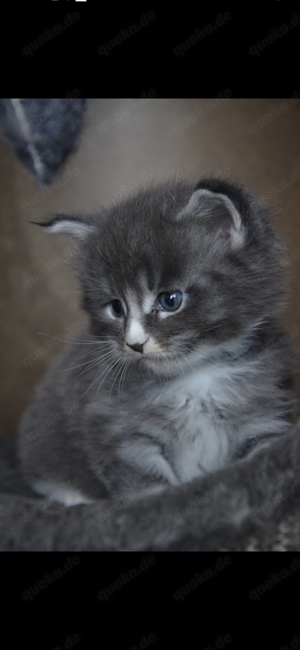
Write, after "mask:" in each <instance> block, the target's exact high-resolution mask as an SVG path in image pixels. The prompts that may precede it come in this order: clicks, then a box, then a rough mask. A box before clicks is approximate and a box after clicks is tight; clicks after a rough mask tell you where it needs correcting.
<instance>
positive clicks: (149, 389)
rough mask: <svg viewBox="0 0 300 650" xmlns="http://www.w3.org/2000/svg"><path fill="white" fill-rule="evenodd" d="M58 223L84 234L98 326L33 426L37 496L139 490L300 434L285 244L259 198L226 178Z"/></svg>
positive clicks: (45, 390) (81, 265)
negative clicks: (282, 312) (295, 420)
mask: <svg viewBox="0 0 300 650" xmlns="http://www.w3.org/2000/svg"><path fill="white" fill-rule="evenodd" d="M43 225H44V227H45V228H46V229H47V230H49V231H50V232H53V233H64V234H67V235H70V236H71V237H74V238H76V240H77V241H78V244H79V252H78V256H77V260H76V270H77V273H78V275H79V278H80V280H81V283H82V290H83V304H84V307H85V309H86V310H87V311H88V313H89V315H90V329H89V331H86V332H84V333H83V334H82V336H81V338H80V339H77V340H75V341H74V343H73V345H71V347H70V348H69V349H68V350H67V352H66V353H65V354H64V356H63V357H62V358H61V359H60V360H59V362H58V363H56V365H55V367H54V368H53V369H52V370H51V372H50V373H49V374H48V376H47V378H46V379H45V381H44V383H43V384H42V386H41V387H40V388H39V389H38V391H37V395H36V398H35V401H34V402H33V404H32V406H31V407H30V408H29V409H28V410H27V412H26V413H25V416H24V418H23V421H22V423H21V427H20V434H19V443H20V445H19V447H20V455H21V459H22V463H23V467H24V469H25V473H26V475H27V477H28V479H29V480H30V483H31V485H32V486H33V488H34V489H35V490H36V491H37V492H39V493H41V494H44V495H48V496H50V497H51V498H54V499H57V500H60V501H62V502H63V503H65V504H66V505H70V504H75V503H82V502H89V501H93V500H94V499H97V498H102V497H120V496H122V495H127V496H128V495H129V496H136V495H138V494H141V493H142V492H144V491H147V490H152V491H153V490H156V489H161V488H163V487H166V486H168V485H180V484H182V483H184V482H186V481H190V480H192V479H193V478H195V477H197V476H201V475H203V474H205V473H207V472H211V471H213V470H216V469H217V468H220V467H222V466H224V465H225V464H226V463H228V462H230V461H232V460H234V459H236V458H240V457H242V456H245V455H247V454H248V453H253V450H256V449H257V448H259V447H261V445H267V444H271V441H272V440H273V439H274V436H275V437H277V436H278V435H281V434H283V433H284V432H286V431H287V430H288V428H289V426H290V422H289V418H290V415H291V413H292V411H293V409H294V407H295V401H294V398H293V392H292V388H291V376H292V370H293V359H292V354H291V352H290V350H289V349H288V347H287V345H286V343H285V338H284V335H283V332H282V331H281V329H280V327H279V326H278V324H277V321H276V314H277V312H278V309H279V307H280V306H281V305H282V299H283V297H284V293H285V287H284V282H283V279H282V273H281V266H282V261H283V259H282V252H283V247H282V244H281V243H280V241H279V239H278V237H277V235H276V234H275V232H274V231H273V230H272V228H271V226H270V216H269V213H268V209H267V208H266V207H265V206H263V205H261V204H260V203H259V201H258V200H257V199H256V198H254V197H253V196H252V195H250V194H248V193H247V192H246V191H244V190H242V189H239V188H237V187H235V186H234V185H230V184H228V183H227V182H224V181H219V180H202V181H201V182H199V183H198V185H197V186H196V187H195V186H194V185H192V184H190V183H186V182H170V183H166V184H162V185H160V186H158V187H156V188H150V189H148V190H146V191H142V192H139V193H137V194H136V195H135V196H132V197H130V198H128V199H126V200H125V201H124V202H123V203H120V204H119V205H116V206H112V208H111V209H110V210H108V211H103V212H101V213H100V214H98V215H96V216H92V217H87V216H84V217H81V216H67V215H61V214H60V215H58V216H56V217H54V218H53V219H51V220H50V221H49V222H48V223H46V224H43Z"/></svg>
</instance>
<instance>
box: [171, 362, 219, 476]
mask: <svg viewBox="0 0 300 650" xmlns="http://www.w3.org/2000/svg"><path fill="white" fill-rule="evenodd" d="M228 381H230V377H229V372H228V368H222V367H220V366H209V367H206V368H205V369H202V370H197V371H193V372H191V373H190V374H189V375H186V377H185V379H180V380H177V381H175V382H173V383H172V385H170V387H169V388H168V391H167V393H166V394H165V395H164V399H165V404H166V406H167V407H169V409H170V410H169V417H170V418H171V421H172V429H173V439H172V440H170V445H171V449H172V454H171V455H172V458H173V463H172V464H173V466H174V471H175V474H176V475H177V476H178V478H179V481H180V482H185V481H189V480H191V479H193V478H195V477H197V476H200V475H203V474H205V473H206V472H210V471H212V470H214V469H217V468H219V467H222V466H223V465H224V463H225V462H226V459H227V457H228V451H229V433H230V432H229V431H228V432H227V430H226V420H225V419H224V416H223V414H222V411H221V410H220V407H221V405H222V406H223V407H224V404H226V402H227V401H228V399H229V396H228V394H226V393H227V391H226V388H225V386H226V383H227V386H228ZM159 401H160V400H159Z"/></svg>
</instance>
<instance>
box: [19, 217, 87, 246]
mask: <svg viewBox="0 0 300 650" xmlns="http://www.w3.org/2000/svg"><path fill="white" fill-rule="evenodd" d="M30 223H35V224H37V225H38V226H41V227H42V228H45V230H47V231H48V232H51V233H55V234H56V233H58V234H62V235H67V236H70V237H73V238H74V239H80V240H83V239H85V238H86V237H87V236H88V235H89V234H90V233H92V232H94V230H95V226H94V225H93V224H92V223H89V222H88V221H87V220H86V219H85V218H84V217H74V216H69V215H66V214H58V215H55V216H53V217H52V218H51V219H49V221H46V222H43V223H37V222H35V221H31V222H30Z"/></svg>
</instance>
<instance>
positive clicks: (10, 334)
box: [0, 97, 300, 435]
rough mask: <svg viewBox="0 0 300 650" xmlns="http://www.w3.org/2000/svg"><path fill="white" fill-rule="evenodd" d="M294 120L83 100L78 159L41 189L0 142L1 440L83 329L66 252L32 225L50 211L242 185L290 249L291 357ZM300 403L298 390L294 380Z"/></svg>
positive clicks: (282, 112)
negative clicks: (180, 188)
mask: <svg viewBox="0 0 300 650" xmlns="http://www.w3.org/2000/svg"><path fill="white" fill-rule="evenodd" d="M299 134H300V110H299V101H297V99H293V100H292V99H288V100H277V99H267V100H244V99H241V100H233V99H222V98H219V99H218V100H217V99H165V100H163V99H162V100H161V99H155V98H150V97H148V98H144V100H143V101H142V100H141V99H104V100H103V99H91V100H89V103H88V108H87V111H86V113H85V124H84V128H83V130H82V132H81V135H80V138H79V142H78V148H77V152H76V153H75V154H73V155H72V156H70V157H69V158H68V160H67V162H66V163H65V165H64V167H63V168H62V169H61V171H60V172H59V173H58V174H57V176H56V179H55V181H54V182H53V183H52V185H51V186H48V187H47V188H45V187H43V186H41V185H39V184H38V182H37V181H36V180H35V178H34V177H33V176H32V175H31V174H30V172H29V171H27V169H26V168H25V167H24V166H23V165H22V164H21V163H20V162H19V161H18V160H17V158H16V157H15V155H14V154H13V152H12V150H11V149H10V148H9V146H8V145H7V144H6V142H4V140H3V139H2V138H1V137H0V185H1V191H0V203H1V219H0V228H1V239H0V246H1V262H0V263H1V333H0V345H1V392H0V398H1V410H0V434H1V435H4V434H9V433H14V432H15V431H16V427H17V424H18V421H19V419H20V416H21V415H22V413H23V411H24V409H25V408H26V406H27V404H28V403H29V402H30V400H31V399H32V394H33V389H34V386H35V385H36V383H37V382H39V381H40V379H41V378H42V377H43V375H44V374H45V372H46V370H47V368H48V366H49V364H50V362H51V361H52V359H53V358H54V357H55V356H56V355H57V354H60V353H61V352H62V350H63V348H64V346H65V343H64V341H63V339H64V338H65V337H66V336H67V337H69V338H73V337H74V338H76V337H77V332H78V330H79V329H80V327H81V326H82V324H83V323H84V322H85V316H84V315H83V314H82V313H81V311H80V309H79V307H78V303H79V296H80V294H79V292H78V285H77V283H76V280H75V278H74V277H73V274H72V273H71V272H70V261H71V259H72V257H73V255H74V244H73V243H72V241H69V240H65V242H64V243H63V244H62V243H61V241H60V242H58V239H57V238H55V236H51V235H47V234H45V233H44V232H43V231H42V230H41V229H39V228H38V227H37V226H34V225H32V224H30V223H29V221H30V220H32V221H40V220H42V219H43V218H45V217H46V215H47V214H48V213H49V212H58V211H65V212H69V213H70V212H72V211H77V212H78V211H84V212H94V211H96V210H97V206H99V204H107V205H108V204H109V203H110V202H111V201H112V200H115V199H117V198H122V197H125V196H126V194H127V193H128V192H130V191H131V190H134V189H136V188H138V187H145V186H146V185H147V183H151V182H158V181H161V180H164V179H168V178H169V177H170V176H174V175H177V176H178V177H180V176H183V177H185V178H190V177H191V178H192V179H195V181H196V180H197V179H199V178H201V177H202V176H209V175H213V176H220V177H223V178H225V179H228V180H236V181H238V182H241V183H243V184H244V185H245V186H246V187H248V188H249V189H250V190H252V191H253V192H255V193H256V194H258V195H260V196H263V197H265V199H266V200H267V201H268V202H269V203H270V204H271V205H273V206H274V207H275V209H276V211H277V212H278V214H279V216H278V221H277V224H276V227H277V229H278V230H279V232H280V233H281V235H282V237H283V239H284V240H285V242H286V244H287V245H288V248H289V256H288V257H289V262H290V266H289V270H288V272H289V274H290V284H291V290H292V291H291V299H290V306H289V308H288V309H287V311H286V313H285V316H284V322H285V324H286V325H287V328H288V332H289V338H290V339H291V343H292V345H293V346H294V347H295V348H297V347H299V341H300V338H299V335H300V307H299V303H298V295H299V285H300V278H299V269H300V227H299V213H300V138H299ZM297 386H298V395H299V397H300V381H299V379H297Z"/></svg>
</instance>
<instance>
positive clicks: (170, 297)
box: [158, 291, 182, 311]
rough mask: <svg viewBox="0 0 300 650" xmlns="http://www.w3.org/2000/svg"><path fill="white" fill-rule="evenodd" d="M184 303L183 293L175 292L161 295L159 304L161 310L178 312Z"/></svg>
mask: <svg viewBox="0 0 300 650" xmlns="http://www.w3.org/2000/svg"><path fill="white" fill-rule="evenodd" d="M181 303H182V293H181V291H174V292H173V293H160V294H159V296H158V304H159V306H160V308H161V309H164V310H165V311H176V310H177V309H179V307H180V305H181Z"/></svg>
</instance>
